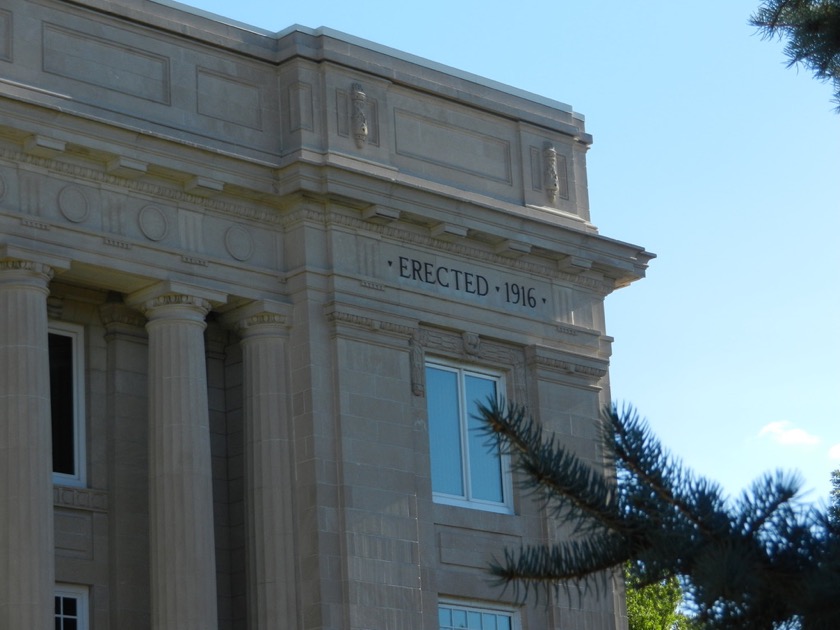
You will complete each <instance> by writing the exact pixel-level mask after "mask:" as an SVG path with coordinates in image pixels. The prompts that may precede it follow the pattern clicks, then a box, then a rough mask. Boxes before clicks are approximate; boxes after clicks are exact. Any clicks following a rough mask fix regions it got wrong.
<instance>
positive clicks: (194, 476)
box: [146, 295, 217, 630]
mask: <svg viewBox="0 0 840 630" xmlns="http://www.w3.org/2000/svg"><path fill="white" fill-rule="evenodd" d="M208 309H209V305H208V304H207V303H206V302H205V301H204V300H201V299H198V298H194V297H190V296H184V295H164V296H162V297H159V298H156V299H154V300H151V301H150V302H148V303H147V304H146V315H147V317H148V318H149V322H148V324H147V325H146V329H147V331H148V333H149V520H150V555H151V557H150V570H151V591H152V592H151V597H152V628H154V629H155V630H214V629H215V628H216V627H217V611H216V609H217V602H216V553H215V539H214V535H213V531H214V528H213V483H212V471H211V462H210V427H209V416H208V408H207V374H206V368H205V355H204V334H203V333H204V327H205V324H204V316H205V315H206V313H207V311H208Z"/></svg>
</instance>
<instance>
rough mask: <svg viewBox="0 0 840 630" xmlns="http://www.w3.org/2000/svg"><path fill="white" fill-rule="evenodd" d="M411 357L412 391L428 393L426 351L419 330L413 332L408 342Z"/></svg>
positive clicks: (421, 394)
mask: <svg viewBox="0 0 840 630" xmlns="http://www.w3.org/2000/svg"><path fill="white" fill-rule="evenodd" d="M408 347H409V352H410V357H411V393H412V394H414V395H415V396H425V395H426V351H425V349H424V348H423V342H422V341H421V340H420V335H419V332H415V333H414V334H412V336H411V339H410V340H409V342H408Z"/></svg>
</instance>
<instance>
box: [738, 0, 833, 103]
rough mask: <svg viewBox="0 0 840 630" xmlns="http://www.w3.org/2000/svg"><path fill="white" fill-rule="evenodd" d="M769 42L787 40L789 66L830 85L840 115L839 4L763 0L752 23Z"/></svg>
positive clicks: (821, 0) (823, 0) (812, 0)
mask: <svg viewBox="0 0 840 630" xmlns="http://www.w3.org/2000/svg"><path fill="white" fill-rule="evenodd" d="M750 23H751V24H752V25H753V26H757V27H758V28H759V31H760V32H761V33H762V35H764V37H766V38H773V37H779V38H780V39H785V40H786V44H785V55H787V57H788V59H789V60H790V61H789V63H788V66H794V65H798V64H802V65H803V66H804V67H805V68H807V69H808V70H810V71H811V72H813V73H814V76H815V77H816V78H818V79H820V80H822V81H830V82H831V83H832V86H833V90H834V101H835V102H836V103H837V104H838V107H837V110H838V111H839V112H840V0H764V1H763V2H762V3H761V5H760V6H759V8H758V10H757V11H756V12H755V13H754V14H753V16H752V18H751V19H750Z"/></svg>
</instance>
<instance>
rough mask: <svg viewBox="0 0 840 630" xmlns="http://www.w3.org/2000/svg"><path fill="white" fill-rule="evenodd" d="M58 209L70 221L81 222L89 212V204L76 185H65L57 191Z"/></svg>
mask: <svg viewBox="0 0 840 630" xmlns="http://www.w3.org/2000/svg"><path fill="white" fill-rule="evenodd" d="M58 210H59V211H60V212H61V214H62V216H64V218H65V219H67V220H68V221H70V222H71V223H81V222H82V221H84V220H85V219H87V218H88V215H89V214H90V204H89V203H88V199H87V197H86V196H85V193H84V192H83V191H82V189H81V188H79V187H78V186H73V185H70V186H65V187H64V188H62V189H61V192H60V193H58Z"/></svg>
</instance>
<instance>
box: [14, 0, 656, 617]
mask: <svg viewBox="0 0 840 630" xmlns="http://www.w3.org/2000/svg"><path fill="white" fill-rule="evenodd" d="M590 142H591V137H590V136H589V134H588V133H587V132H586V131H585V130H584V123H583V119H582V117H581V116H579V115H578V114H575V113H574V112H573V111H572V110H571V109H569V108H568V107H566V106H565V105H562V104H560V103H556V102H553V101H548V100H546V99H542V98H540V97H538V96H534V95H531V94H526V93H522V92H519V91H517V90H513V89H509V88H505V87H504V86H499V85H496V84H493V83H492V82H490V81H486V80H482V79H479V78H477V77H474V76H469V75H466V74H463V73H459V72H457V71H455V70H452V69H449V68H444V67H441V66H438V65H436V64H433V63H429V62H426V61H423V60H420V59H416V58H413V57H411V56H408V55H405V54H401V53H399V52H396V51H393V50H389V49H384V48H381V47H379V46H376V45H374V44H370V43H368V42H363V41H359V40H356V39H353V38H351V37H348V36H346V35H342V34H338V33H335V32H331V31H329V30H326V29H319V30H314V31H313V30H309V29H305V28H300V27H293V28H290V29H288V30H286V31H284V32H282V33H280V34H277V35H274V34H269V33H265V32H260V31H258V30H256V29H249V28H244V27H242V26H241V25H235V24H230V23H226V22H223V21H219V20H218V19H214V18H212V17H210V16H207V15H204V14H201V13H199V12H191V11H186V10H184V9H183V7H181V8H179V7H178V6H176V5H174V4H170V3H158V2H153V1H151V0H4V1H3V2H2V4H0V629H2V630H38V629H40V630H45V629H47V628H53V627H54V628H60V629H62V630H72V629H85V628H87V629H91V630H105V629H107V628H110V629H112V630H115V629H119V630H139V629H148V628H152V629H155V630H163V629H166V630H208V629H216V628H220V629H230V630H233V629H239V628H252V629H257V628H259V629H278V628H283V629H285V628H289V629H311V630H315V629H335V630H343V629H353V630H403V629H405V630H437V629H438V628H446V629H449V628H461V627H469V628H479V629H480V630H490V629H495V630H501V629H507V628H511V629H513V628H517V629H520V630H537V629H539V630H543V629H546V628H552V629H563V630H566V629H569V630H573V629H574V630H583V629H586V630H606V629H608V628H609V629H613V628H618V627H621V626H622V625H623V624H624V623H625V622H624V621H623V613H622V610H621V608H622V604H621V602H622V597H621V588H620V586H619V585H615V584H614V585H613V586H608V588H607V589H606V590H605V589H601V592H600V593H590V594H588V595H586V596H583V597H581V598H578V597H573V598H570V599H566V598H558V599H557V600H556V601H550V602H549V605H545V603H544V602H542V601H540V602H538V603H533V602H531V603H528V604H527V605H519V604H518V603H517V602H516V601H515V600H514V599H513V594H512V593H511V592H510V591H508V592H502V590H501V589H500V588H499V587H497V586H495V585H493V584H491V583H490V582H489V580H488V577H487V575H486V573H485V568H486V566H487V563H488V560H489V559H490V558H491V557H492V556H493V555H494V554H499V553H500V552H501V551H502V549H503V548H505V547H517V546H519V545H521V544H529V543H542V542H550V541H553V540H558V539H562V537H564V536H565V535H567V533H565V532H564V531H562V530H559V529H557V528H556V527H555V526H553V525H552V523H551V522H550V521H549V520H547V519H546V518H545V517H544V514H543V513H542V512H541V511H540V509H539V506H538V505H536V504H535V503H533V502H532V501H531V500H530V499H529V498H528V497H527V496H523V493H521V492H520V491H519V490H518V488H517V484H516V479H515V478H512V475H511V474H510V472H509V462H507V461H505V460H504V459H502V458H500V457H498V455H497V454H496V453H493V452H492V451H489V450H488V448H487V446H486V445H485V444H484V441H483V439H482V438H481V437H480V436H476V433H475V431H474V424H475V422H474V421H473V420H472V419H471V417H470V413H471V409H472V408H473V407H472V405H473V401H474V400H475V399H476V398H481V399H484V398H485V397H486V396H488V395H490V396H505V397H508V398H511V399H515V400H517V401H521V402H524V403H527V404H528V405H529V406H530V408H531V409H532V410H533V412H534V414H535V415H536V417H537V418H538V419H539V420H540V421H541V422H543V423H544V424H545V425H546V426H547V427H549V428H550V429H551V430H553V431H555V432H556V433H557V435H558V436H559V439H561V440H562V441H563V442H564V443H566V444H570V445H572V446H573V447H574V448H576V449H578V451H579V452H580V453H582V454H584V455H585V456H587V457H589V458H591V459H593V460H597V459H598V456H599V455H598V452H597V448H596V445H595V441H594V436H595V429H594V424H595V420H596V418H597V416H598V411H599V408H600V407H601V405H603V404H604V403H605V402H607V400H608V381H607V368H608V359H609V356H610V343H611V339H610V337H608V336H606V333H605V327H604V315H603V313H604V310H603V302H604V298H605V296H606V295H607V294H609V293H610V292H611V291H613V290H615V289H617V288H619V287H622V286H625V285H627V284H629V283H631V282H633V281H634V280H637V279H639V278H641V277H642V276H643V275H644V273H645V269H646V266H647V263H648V262H649V260H650V258H651V257H652V255H651V254H649V253H647V252H646V251H645V250H644V249H642V248H640V247H637V246H634V245H630V244H627V243H623V242H620V241H617V240H613V239H612V238H607V237H605V236H602V235H600V234H599V233H598V231H597V229H596V228H595V226H594V225H593V223H591V222H590V216H589V207H588V203H587V183H586V162H585V159H586V151H587V148H588V146H589V144H590ZM466 623H470V624H473V625H469V626H466V625H465V624H466Z"/></svg>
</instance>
